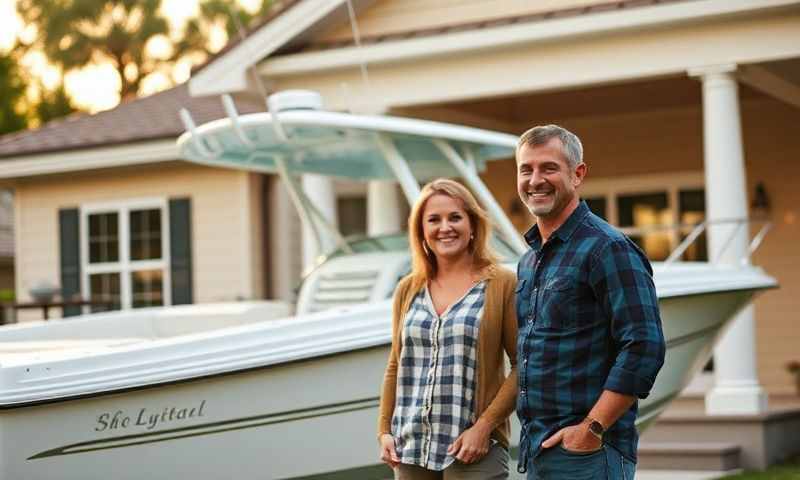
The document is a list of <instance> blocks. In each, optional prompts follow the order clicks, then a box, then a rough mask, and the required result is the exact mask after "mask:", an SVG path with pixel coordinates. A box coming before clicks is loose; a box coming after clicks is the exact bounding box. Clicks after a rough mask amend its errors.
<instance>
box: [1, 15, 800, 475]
mask: <svg viewBox="0 0 800 480" xmlns="http://www.w3.org/2000/svg"><path fill="white" fill-rule="evenodd" d="M352 4H353V6H354V7H355V8H354V13H355V18H352V17H351V16H350V15H349V11H348V8H347V7H348V2H347V1H346V0H286V1H283V2H277V3H276V4H275V7H274V10H273V12H272V14H271V15H270V16H269V17H268V18H267V19H266V20H265V21H264V22H263V23H262V24H261V25H259V26H257V27H256V28H254V29H253V30H252V31H251V32H250V33H249V35H248V36H247V38H246V39H244V40H242V41H236V42H234V43H232V44H230V45H229V46H228V47H226V48H225V49H224V50H223V51H222V52H220V54H218V55H217V56H215V57H214V58H212V59H211V60H210V61H209V62H208V63H207V64H206V65H204V66H203V67H202V68H200V69H198V70H196V71H195V72H194V73H193V75H192V78H191V79H190V81H189V82H188V93H187V90H186V87H179V90H177V91H178V92H181V93H180V99H179V100H180V101H177V102H175V101H170V102H166V101H159V100H157V98H158V96H159V95H164V96H165V97H166V98H170V99H172V97H171V95H175V96H176V97H177V96H178V94H177V93H175V92H172V93H169V92H168V93H164V94H159V95H155V96H153V97H149V98H146V99H143V100H139V101H137V102H133V103H131V104H130V105H122V106H120V107H118V108H117V109H115V110H114V111H116V112H117V113H118V114H126V115H127V114H128V113H126V112H128V110H125V109H126V108H128V107H130V108H132V107H133V106H135V105H137V104H139V105H144V104H148V105H150V104H153V106H154V108H155V107H156V106H157V107H158V108H164V110H165V113H164V114H163V115H164V116H165V117H169V118H170V120H171V123H170V125H171V126H172V127H174V128H173V129H172V130H170V131H169V133H168V135H163V136H159V137H158V138H147V139H141V138H140V139H136V140H130V139H128V140H126V141H125V142H124V143H119V142H117V143H114V144H112V143H113V142H114V141H113V140H106V141H102V140H100V139H95V140H94V141H91V140H90V141H86V138H89V139H91V138H93V137H92V134H93V133H95V129H97V130H99V128H100V127H99V125H100V124H102V123H104V122H103V121H98V123H93V125H95V127H94V128H90V130H91V131H90V132H86V133H87V134H88V135H87V137H84V140H82V141H80V142H79V143H80V145H79V146H76V147H73V146H71V145H70V144H69V142H68V141H67V140H65V139H62V140H61V141H60V143H59V146H58V147H57V148H56V149H48V150H47V151H42V150H36V148H37V147H35V146H34V145H41V143H42V142H40V141H37V140H36V139H35V138H36V137H35V136H36V135H42V136H44V137H40V138H46V132H47V129H48V128H60V129H61V130H59V131H61V132H62V133H66V132H70V131H72V130H77V129H70V128H69V127H66V126H65V125H69V123H70V122H78V121H80V122H90V121H91V120H90V119H89V118H101V115H103V114H99V115H96V116H94V117H89V118H83V119H82V120H79V119H74V120H73V119H70V120H66V121H65V122H64V123H63V124H60V125H52V126H50V125H48V126H46V127H44V128H43V129H42V131H41V132H40V133H37V132H27V133H23V134H18V135H19V137H13V138H4V139H2V140H0V162H2V163H0V164H1V165H3V168H2V170H0V186H7V187H11V188H13V189H14V195H15V202H16V203H17V206H16V210H17V212H19V216H18V218H16V219H15V227H16V239H17V242H16V244H17V253H16V287H17V291H18V294H19V295H20V296H23V297H24V289H25V288H26V287H27V286H28V285H30V283H31V282H35V281H36V280H38V279H40V278H42V279H50V280H53V281H55V282H57V283H60V284H62V285H64V286H66V285H71V286H70V287H69V288H70V290H69V291H70V292H76V293H77V292H80V293H81V294H84V295H86V294H87V293H92V294H94V293H95V292H101V293H102V295H105V296H106V298H110V299H114V300H115V301H116V302H117V303H118V304H119V305H120V306H121V307H123V308H129V307H135V306H137V305H141V304H143V303H142V302H144V303H147V302H151V303H152V302H155V301H156V299H158V300H157V301H160V302H162V303H164V304H170V303H173V304H174V303H177V302H176V300H178V301H185V300H191V301H195V302H207V301H215V300H226V299H232V298H265V297H269V298H289V296H290V295H291V290H292V288H293V283H294V282H296V279H297V278H298V276H299V271H300V269H301V266H300V260H299V258H300V242H297V241H296V240H297V238H298V236H299V235H300V233H299V232H300V227H299V225H298V222H297V219H296V217H294V216H292V215H291V214H289V213H286V212H287V211H288V210H289V208H288V201H287V199H286V195H285V192H282V191H281V189H280V188H279V187H278V186H277V185H276V184H275V181H274V178H272V177H270V176H262V175H256V174H252V173H244V172H238V171H224V170H222V169H216V168H209V167H199V166H195V165H189V164H186V163H182V162H180V161H178V159H177V157H176V153H175V150H174V138H175V136H176V135H177V134H178V133H179V132H180V130H182V128H181V127H179V124H178V123H177V122H176V121H175V120H174V119H175V118H176V117H175V115H176V114H175V112H176V111H177V110H178V108H180V107H186V108H187V109H188V110H189V111H190V112H191V114H192V116H193V118H194V120H195V122H197V123H198V124H199V123H203V122H205V121H207V120H208V119H210V118H214V117H215V116H216V117H217V118H218V117H222V116H223V115H224V114H223V112H222V111H221V109H220V108H219V107H218V106H217V107H216V108H217V110H216V112H215V113H216V115H208V114H210V113H211V112H210V111H208V110H203V109H202V107H201V106H199V105H196V104H195V103H194V102H198V101H202V102H205V101H210V100H209V97H212V98H213V97H214V96H217V95H220V94H223V93H235V94H237V95H244V96H251V97H252V96H254V95H258V93H259V88H257V84H258V82H253V81H252V75H253V72H256V74H257V75H259V76H260V78H261V80H262V81H263V82H262V83H263V84H265V85H267V86H268V87H269V89H270V91H279V90H286V89H309V90H314V91H317V92H320V93H321V94H322V97H323V98H324V99H325V108H327V109H329V110H350V111H355V112H360V113H365V112H366V113H386V114H392V115H400V116H411V117H416V118H426V119H431V120H440V121H448V122H454V123H460V124H466V125H471V126H475V127H482V128H488V129H493V130H500V131H504V132H509V133H515V134H519V133H521V132H522V131H524V130H525V129H527V128H529V127H530V126H533V125H537V124H544V123H558V124H561V125H563V126H565V127H567V128H569V129H570V130H572V131H574V132H576V133H577V134H578V135H579V136H580V137H581V139H582V140H583V143H584V148H585V157H586V162H587V164H588V166H589V172H590V173H589V177H588V180H587V182H586V183H585V185H584V186H583V187H582V196H583V197H584V198H585V199H586V200H587V201H588V202H589V204H590V206H591V207H592V209H593V210H595V211H596V212H597V213H599V214H601V215H603V216H604V217H605V218H607V219H608V220H609V221H610V222H611V223H613V224H615V225H617V226H619V227H620V228H624V229H626V231H627V232H629V233H630V234H631V236H632V237H633V238H634V239H635V240H636V241H637V242H639V244H640V245H641V246H642V247H643V248H644V249H645V250H646V252H647V253H648V255H649V256H650V257H651V258H652V259H654V260H663V259H664V258H666V256H667V255H668V254H669V252H670V251H671V250H672V249H674V248H675V247H677V246H678V244H679V243H680V242H681V241H682V240H683V239H684V238H685V237H686V236H687V235H688V234H689V233H690V230H691V225H692V224H696V223H697V222H700V221H702V220H709V221H711V222H715V223H714V224H713V225H712V226H711V227H709V232H708V235H706V234H704V235H702V236H701V237H700V239H699V241H700V243H698V244H697V245H696V246H694V247H691V248H690V249H688V250H687V251H686V252H685V254H684V257H683V258H685V259H687V260H707V259H709V258H710V259H711V260H712V261H719V262H724V263H728V264H737V263H739V262H742V261H751V262H752V263H755V264H757V265H760V266H762V267H763V268H764V269H765V270H766V271H767V272H769V273H770V274H771V275H773V276H774V277H775V278H776V279H777V280H778V281H779V282H780V285H781V286H780V288H779V289H776V290H773V291H770V292H767V293H765V294H763V295H762V296H761V297H759V298H758V299H757V301H756V302H755V303H754V305H753V307H751V308H748V309H746V310H745V311H743V312H741V313H740V314H739V316H738V317H737V319H736V320H735V322H734V324H733V326H732V328H731V329H730V330H729V331H728V332H727V333H726V335H725V337H724V338H723V339H722V341H721V343H720V344H719V345H718V347H717V349H716V351H715V354H714V374H713V376H712V375H711V374H705V375H701V376H700V377H698V379H697V382H696V385H694V388H695V391H696V392H699V395H701V396H700V398H701V399H702V398H705V409H706V410H707V411H708V413H709V414H712V415H716V418H717V420H719V419H723V418H731V417H732V418H738V419H748V421H751V420H752V422H761V423H759V425H761V426H762V427H763V428H762V430H761V431H762V433H763V429H765V428H767V427H764V425H768V424H769V425H772V424H771V423H770V422H772V421H773V420H774V419H775V418H777V417H774V416H770V415H772V414H771V413H770V412H771V410H769V406H768V401H767V398H768V397H770V399H773V398H784V397H794V396H796V395H797V392H796V391H795V383H794V380H793V378H792V376H791V375H790V374H789V373H788V372H787V371H786V368H785V365H786V363H787V362H789V361H790V360H798V359H800V357H798V351H797V347H796V345H795V343H796V342H794V341H792V339H794V338H796V326H795V324H796V321H797V319H798V317H797V313H796V311H797V308H796V305H797V301H796V298H798V297H799V296H800V273H798V272H800V250H798V248H797V243H798V240H800V221H799V220H798V215H800V210H798V207H797V205H798V201H800V194H798V193H797V191H795V189H794V185H793V184H794V183H795V180H797V179H800V163H798V162H796V161H794V160H795V158H796V157H797V155H798V152H800V136H798V135H797V134H796V131H797V125H799V124H800V1H796V0H559V1H539V2H519V1H513V0H484V1H477V0H439V1H435V2H434V1H428V0H372V1H368V0H362V1H357V0H355V1H353V2H352ZM355 27H357V28H355ZM356 32H357V35H355V33H356ZM189 94H191V97H190V96H189ZM213 101H214V102H217V103H218V100H216V99H213ZM203 105H205V103H204V104H203ZM261 105H263V103H261V104H259V105H257V109H260V107H261ZM167 109H170V110H169V112H166V110H167ZM239 110H240V113H245V112H246V111H247V110H246V109H245V108H244V106H243V105H242V106H240V108H239ZM114 111H112V112H114ZM111 114H112V113H111V112H109V115H111ZM170 115H171V116H170ZM147 122H149V121H147V120H146V121H145V123H144V124H142V125H137V126H136V127H135V128H133V127H132V130H137V131H138V130H139V129H142V130H146V129H147V128H150V127H152V125H150V124H149V123H147ZM115 130H116V129H115ZM98 133H99V132H98ZM112 133H115V134H119V133H120V132H118V131H115V132H112ZM131 135H135V134H134V133H133V132H131ZM28 136H30V137H28ZM14 142H16V143H14ZM144 166H146V167H148V168H143V167H144ZM514 175H515V165H514V160H513V159H508V160H506V161H499V162H493V164H492V165H491V166H490V167H489V168H488V170H487V171H486V172H484V173H483V179H484V181H485V182H486V183H487V185H488V186H489V188H490V189H491V190H492V192H493V193H494V194H495V196H496V198H497V199H498V201H499V202H500V204H501V205H502V206H503V207H504V208H505V209H506V211H507V213H508V214H509V216H510V217H511V219H512V220H513V221H514V223H515V225H516V226H517V227H518V228H519V229H520V230H524V229H526V228H527V227H528V226H529V225H530V224H531V223H532V221H533V219H532V218H531V217H530V216H529V215H528V214H527V212H525V210H524V209H522V208H520V206H519V203H518V200H517V198H516V193H515V190H514V189H513V188H510V185H511V184H512V183H513V182H514ZM308 181H309V182H310V183H307V186H308V187H310V186H311V185H312V184H313V188H308V190H309V192H310V193H311V194H313V195H315V196H316V198H318V199H320V200H323V203H325V204H327V205H333V204H335V205H337V208H334V209H333V210H332V211H331V212H330V216H331V217H332V218H336V217H337V216H338V217H339V218H338V220H339V222H340V223H341V224H346V225H347V226H348V228H350V229H352V231H359V230H361V231H363V230H367V231H369V232H373V233H374V232H380V231H387V230H391V229H396V228H400V226H401V224H402V218H403V214H402V212H400V213H399V214H398V213H397V210H398V209H400V208H401V207H399V206H395V205H396V202H395V201H394V198H395V197H396V195H394V193H396V192H394V193H393V191H392V189H391V188H386V185H378V184H371V185H369V186H368V187H367V188H361V187H357V186H353V185H349V184H344V183H331V182H329V183H325V181H320V180H319V179H313V178H311V179H308ZM180 199H189V200H190V209H191V215H190V220H189V221H188V222H185V223H188V224H189V225H190V226H191V228H190V229H185V228H183V227H180V226H176V227H174V228H173V225H172V222H173V220H174V221H176V222H179V221H178V218H179V215H181V214H180V213H178V212H177V211H175V216H174V215H173V211H172V207H171V205H173V202H176V201H178V200H180ZM334 200H335V202H334ZM184 205H189V204H184ZM375 211H377V212H381V211H383V212H389V213H391V215H390V216H391V220H390V221H388V222H386V221H385V220H384V221H382V220H381V219H380V218H378V215H367V213H371V212H375ZM365 216H367V217H368V220H367V221H366V222H364V217H365ZM59 218H61V224H60V225H61V226H59ZM746 218H749V219H750V223H749V227H748V228H744V227H742V225H746V223H744V222H743V220H744V219H746ZM167 219H169V222H167ZM359 219H360V220H359ZM69 222H72V223H69ZM115 222H116V225H119V227H118V228H119V230H118V231H117V230H113V227H112V225H114V224H115ZM159 222H161V223H160V225H161V230H153V225H158V224H159ZM382 222H383V223H382ZM717 222H722V223H717ZM65 223H66V224H68V225H69V227H65V226H64V225H65ZM766 224H769V225H770V226H771V229H770V231H769V232H768V233H767V235H766V237H765V238H764V241H763V242H762V243H761V245H760V247H759V248H758V249H757V250H755V252H754V253H753V254H752V255H751V254H750V253H749V251H748V244H749V241H750V239H751V238H753V237H754V236H757V235H758V233H759V232H760V231H761V227H762V226H763V225H766ZM76 225H77V228H76ZM674 225H683V227H681V228H667V227H670V226H674ZM59 229H60V234H59ZM173 229H177V230H178V231H180V232H182V233H184V234H186V235H188V236H187V237H184V238H182V239H181V240H177V239H173V238H170V241H169V242H167V241H166V239H167V238H169V237H170V235H172V234H173V233H174V232H173V231H172V230H173ZM748 230H749V231H748ZM167 232H169V234H168V233H167ZM59 239H60V240H61V241H60V242H59ZM65 239H67V240H66V241H65ZM159 240H160V241H161V244H160V245H161V252H163V254H162V255H161V257H159V258H158V259H150V257H148V255H152V253H149V254H148V253H144V254H140V253H135V254H134V251H135V250H136V249H134V248H133V245H134V244H137V245H140V246H141V247H140V248H141V249H142V250H141V251H144V252H154V251H157V249H158V247H157V245H156V244H158V241H159ZM137 242H138V243H137ZM148 242H149V243H148ZM65 244H66V246H65ZM129 244H130V245H131V248H130V249H129V248H128V247H127V245H129ZM145 244H146V245H150V246H149V247H144V246H143V245H145ZM115 245H121V246H122V247H121V248H120V249H119V252H121V253H119V254H118V256H114V254H115V252H117V250H114V246H115ZM179 246H180V247H179ZM173 248H175V249H177V250H183V254H182V255H181V254H180V253H177V254H176V255H175V256H174V257H173V256H172V250H173ZM128 250H130V251H128ZM188 250H190V251H191V255H190V256H189V255H187V253H186V252H187V251H188ZM59 252H61V253H60V254H59ZM167 252H170V256H169V257H167ZM134 255H139V256H141V255H144V256H145V257H146V259H143V260H140V259H138V258H139V257H137V258H136V259H134V258H133V256H134ZM76 258H77V259H79V261H76V260H75V259H76ZM95 258H97V259H99V261H98V262H97V265H95V261H94V259H95ZM188 258H191V262H188V260H187V259H188ZM65 259H68V260H70V261H67V260H65ZM179 259H180V260H181V261H179ZM187 262H188V263H189V264H190V265H191V274H190V275H189V274H188V273H187V272H186V270H185V269H184V270H182V271H181V268H182V267H181V265H182V264H185V263H187ZM176 264H177V265H176ZM75 268H77V269H78V271H79V272H80V273H79V274H78V275H75V274H74V273H69V272H73V270H74V269H75ZM64 272H67V273H68V275H67V277H69V275H72V276H71V277H69V278H67V277H64V278H60V277H59V276H60V275H61V276H63V275H64V274H65V273H64ZM143 272H146V273H143ZM176 278H183V279H187V281H188V279H191V282H190V284H191V285H192V289H191V292H192V295H191V296H190V297H187V296H185V295H184V294H181V293H175V292H176V290H175V285H174V283H175V282H174V280H175V279H176ZM76 279H78V280H79V281H78V280H76ZM170 279H172V280H170ZM70 282H72V283H70ZM171 282H172V283H173V285H172V291H170V289H169V288H167V285H170V283H171ZM158 291H161V294H160V295H161V296H160V297H159V294H158V293H157V292H158ZM178 291H180V288H179V289H178ZM182 295H183V296H182ZM148 304H149V303H148ZM792 415H794V417H791V418H792V419H793V420H791V421H793V422H797V421H798V420H797V419H796V418H795V417H797V414H796V412H795V413H793V414H792ZM741 423H742V422H739V424H741ZM701 430H702V429H701ZM707 430H709V431H710V430H711V429H707ZM698 435H699V434H698ZM725 435H730V433H725ZM764 438H766V437H764ZM755 441H756V440H754V442H755ZM759 441H760V442H761V443H760V444H759V445H760V447H753V448H754V449H757V448H761V450H762V451H761V456H760V457H758V458H756V456H754V455H755V454H751V453H750V452H751V450H752V449H751V450H746V449H745V451H744V453H743V458H744V460H743V465H745V466H755V467H759V468H760V467H763V466H764V465H766V464H767V463H770V462H773V461H775V460H776V459H777V458H778V457H779V456H780V455H781V454H782V453H781V452H777V451H775V450H776V449H773V452H772V453H764V452H763V450H765V448H764V441H766V440H763V439H762V440H759ZM747 448H749V447H747ZM770 455H772V456H771V457H770Z"/></svg>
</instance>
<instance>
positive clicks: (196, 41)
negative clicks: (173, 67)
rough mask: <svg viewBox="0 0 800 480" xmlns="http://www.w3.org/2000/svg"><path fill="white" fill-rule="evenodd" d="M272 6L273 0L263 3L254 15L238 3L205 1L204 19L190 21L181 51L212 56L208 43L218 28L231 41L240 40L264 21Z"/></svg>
mask: <svg viewBox="0 0 800 480" xmlns="http://www.w3.org/2000/svg"><path fill="white" fill-rule="evenodd" d="M271 6H272V0H261V4H260V6H259V7H258V9H257V10H256V11H255V12H254V13H250V12H248V11H246V10H244V9H242V8H241V7H239V5H238V4H237V2H236V0H201V2H200V15H199V16H198V17H197V18H191V19H189V20H188V21H187V23H186V27H185V29H184V35H183V38H182V39H181V40H180V42H179V48H178V50H179V51H185V52H197V51H199V52H202V53H204V54H206V55H210V54H211V53H213V52H211V51H210V50H209V49H208V46H207V42H205V41H204V40H205V39H207V38H208V37H209V35H210V31H211V29H212V28H214V27H215V26H221V27H222V28H224V29H225V33H226V34H227V36H228V39H230V40H238V39H239V38H240V33H245V31H246V29H247V28H248V27H250V26H252V24H253V22H255V21H257V20H258V19H260V18H262V17H264V15H266V13H267V11H269V9H270V7H271Z"/></svg>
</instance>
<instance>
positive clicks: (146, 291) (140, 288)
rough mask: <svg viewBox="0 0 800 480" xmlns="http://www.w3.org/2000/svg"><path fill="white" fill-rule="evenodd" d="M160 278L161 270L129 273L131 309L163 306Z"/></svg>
mask: <svg viewBox="0 0 800 480" xmlns="http://www.w3.org/2000/svg"><path fill="white" fill-rule="evenodd" d="M162 277H163V272H162V271H161V270H141V271H138V272H132V273H131V280H132V281H131V287H132V288H133V308H141V307H157V306H161V305H164V297H163V288H162V286H163V281H162Z"/></svg>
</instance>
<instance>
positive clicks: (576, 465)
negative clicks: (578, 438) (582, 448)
mask: <svg viewBox="0 0 800 480" xmlns="http://www.w3.org/2000/svg"><path fill="white" fill-rule="evenodd" d="M635 472H636V464H635V463H633V462H631V461H630V460H628V459H627V458H625V457H623V456H622V454H621V453H619V451H618V450H617V449H615V448H614V447H612V446H611V445H605V444H604V445H603V447H602V448H601V449H600V450H597V451H596V452H590V453H577V452H572V451H569V450H567V449H565V448H564V447H563V446H561V444H559V445H557V446H555V447H553V448H548V449H547V450H544V451H543V452H542V453H540V454H539V455H538V456H537V457H536V458H534V459H533V460H531V461H530V462H529V464H528V480H633V475H634V473H635Z"/></svg>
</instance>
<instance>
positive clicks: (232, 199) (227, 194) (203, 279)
mask: <svg viewBox="0 0 800 480" xmlns="http://www.w3.org/2000/svg"><path fill="white" fill-rule="evenodd" d="M252 188H254V181H253V180H252V179H251V177H250V174H248V173H244V172H238V171H235V170H223V169H214V168H209V167H201V166H193V165H188V164H185V163H178V162H176V163H172V164H163V165H158V166H152V167H147V168H129V169H128V168H126V169H114V170H106V171H101V172H93V173H84V174H72V175H69V176H50V177H46V178H36V177H32V178H29V179H27V180H24V181H20V182H19V183H18V184H17V185H16V189H15V195H16V197H15V200H16V202H17V208H18V210H17V211H18V213H19V215H18V217H17V225H16V228H17V229H18V237H17V239H18V243H17V245H18V247H17V258H16V266H17V268H16V272H17V276H16V287H17V292H18V295H19V298H20V300H26V299H28V298H29V297H28V294H27V291H28V289H29V288H30V287H32V286H33V285H34V284H36V283H37V282H39V281H42V280H45V281H49V282H52V283H54V284H59V258H58V255H59V253H58V252H59V246H58V210H59V209H60V208H69V207H78V206H80V205H81V204H90V203H100V202H116V201H126V200H132V199H137V198H153V197H160V198H171V197H189V198H191V201H192V250H193V251H192V254H193V281H194V298H195V301H196V302H198V303H201V302H214V301H223V300H233V299H236V298H252V297H256V296H260V294H261V286H260V285H259V284H257V283H255V282H254V281H253V278H254V274H253V273H252V272H253V271H255V270H258V269H259V268H260V260H257V261H253V259H252V257H253V251H254V250H255V248H254V247H253V244H257V243H258V242H260V240H259V239H258V238H256V237H257V236H258V233H257V232H255V233H251V220H252V217H253V215H254V213H253V210H255V209H256V208H257V207H258V206H257V205H256V204H255V199H253V198H251V192H250V191H251V189H252ZM243 239H244V240H243ZM28 318H38V315H35V316H34V315H33V314H31V315H29V316H28Z"/></svg>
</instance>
